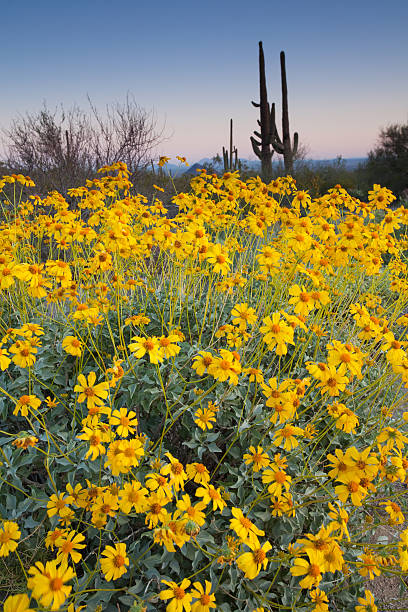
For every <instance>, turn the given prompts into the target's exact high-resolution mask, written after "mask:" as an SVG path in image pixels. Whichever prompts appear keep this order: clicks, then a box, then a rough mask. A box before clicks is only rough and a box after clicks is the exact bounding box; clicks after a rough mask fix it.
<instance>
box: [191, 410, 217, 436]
mask: <svg viewBox="0 0 408 612" xmlns="http://www.w3.org/2000/svg"><path fill="white" fill-rule="evenodd" d="M216 412H217V409H215V410H212V409H210V408H209V407H208V408H198V410H196V412H195V413H194V421H195V423H196V425H198V427H200V428H201V429H202V430H203V431H204V430H206V429H212V428H213V423H215V422H216V420H217V419H216V416H215V414H216Z"/></svg>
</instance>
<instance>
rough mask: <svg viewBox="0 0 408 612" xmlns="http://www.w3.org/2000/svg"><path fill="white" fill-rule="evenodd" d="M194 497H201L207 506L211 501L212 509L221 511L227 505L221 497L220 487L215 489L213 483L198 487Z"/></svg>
mask: <svg viewBox="0 0 408 612" xmlns="http://www.w3.org/2000/svg"><path fill="white" fill-rule="evenodd" d="M195 495H196V497H202V498H203V502H204V503H205V504H206V505H207V506H208V504H211V503H212V506H213V510H214V511H215V510H216V509H217V508H218V509H219V510H220V511H221V512H222V511H223V509H224V508H225V506H226V505H227V504H226V503H225V501H224V500H223V499H222V496H221V492H220V489H216V488H215V487H214V486H213V485H208V486H206V487H198V489H197V491H196V492H195Z"/></svg>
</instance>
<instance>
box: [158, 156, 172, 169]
mask: <svg viewBox="0 0 408 612" xmlns="http://www.w3.org/2000/svg"><path fill="white" fill-rule="evenodd" d="M170 159H171V157H166V156H165V155H161V156H160V158H159V166H160V168H162V167H163V166H164V165H165V164H167V162H168V161H170Z"/></svg>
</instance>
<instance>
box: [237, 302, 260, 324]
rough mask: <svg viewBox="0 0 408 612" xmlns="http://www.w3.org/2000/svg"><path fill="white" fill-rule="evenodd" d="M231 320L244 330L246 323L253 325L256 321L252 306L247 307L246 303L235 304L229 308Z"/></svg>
mask: <svg viewBox="0 0 408 612" xmlns="http://www.w3.org/2000/svg"><path fill="white" fill-rule="evenodd" d="M231 316H232V317H233V319H232V322H233V323H234V325H238V327H239V329H242V330H245V329H246V328H247V325H253V324H254V323H256V321H257V318H258V317H257V316H256V314H255V309H254V308H249V307H248V304H246V303H244V304H236V306H234V308H233V309H232V310H231Z"/></svg>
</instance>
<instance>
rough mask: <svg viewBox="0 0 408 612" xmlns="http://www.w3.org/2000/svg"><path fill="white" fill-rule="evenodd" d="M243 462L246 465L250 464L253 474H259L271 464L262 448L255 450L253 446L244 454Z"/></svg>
mask: <svg viewBox="0 0 408 612" xmlns="http://www.w3.org/2000/svg"><path fill="white" fill-rule="evenodd" d="M244 461H245V463H246V464H247V465H251V464H252V469H253V471H254V472H259V470H262V469H263V468H265V467H268V465H269V464H270V462H271V461H270V459H269V456H268V454H267V453H265V451H264V449H263V448H262V446H258V447H257V448H256V449H255V447H254V446H250V447H249V452H248V453H245V454H244Z"/></svg>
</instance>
